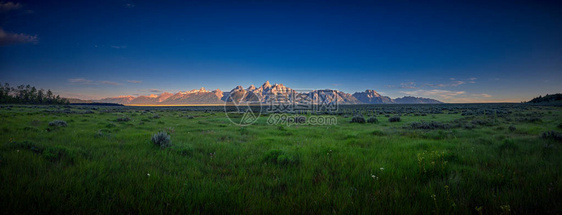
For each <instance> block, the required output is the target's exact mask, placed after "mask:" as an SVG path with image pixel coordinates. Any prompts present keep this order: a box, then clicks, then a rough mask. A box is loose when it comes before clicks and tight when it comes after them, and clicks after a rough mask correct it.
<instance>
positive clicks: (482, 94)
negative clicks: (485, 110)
mask: <svg viewBox="0 0 562 215" xmlns="http://www.w3.org/2000/svg"><path fill="white" fill-rule="evenodd" d="M472 96H476V97H484V98H491V97H492V95H490V94H486V93H481V94H472Z"/></svg>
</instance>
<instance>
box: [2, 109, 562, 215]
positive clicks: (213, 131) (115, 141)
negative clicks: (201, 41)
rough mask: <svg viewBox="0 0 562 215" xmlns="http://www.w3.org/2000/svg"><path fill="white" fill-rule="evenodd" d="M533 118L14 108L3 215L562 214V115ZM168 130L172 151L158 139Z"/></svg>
mask: <svg viewBox="0 0 562 215" xmlns="http://www.w3.org/2000/svg"><path fill="white" fill-rule="evenodd" d="M525 107H526V108H516V109H513V112H512V113H509V114H501V115H497V114H494V115H489V114H476V115H470V116H462V115H461V113H460V112H458V113H450V112H451V111H447V110H445V111H444V112H443V113H438V114H428V115H426V116H421V115H419V114H403V115H402V117H401V121H400V122H394V123H391V122H389V121H388V117H387V116H386V115H383V114H380V115H377V116H376V117H377V118H378V120H379V122H378V123H376V124H372V123H364V124H360V123H350V120H351V117H347V118H346V117H345V116H344V115H343V114H341V115H336V116H337V119H338V123H337V125H329V126H321V125H318V126H303V125H291V126H286V125H268V124H267V123H266V120H267V117H261V118H259V120H258V122H257V123H255V124H253V125H250V126H246V127H239V126H236V125H234V124H232V123H231V122H230V121H229V119H228V118H226V115H225V114H224V113H223V112H220V111H216V112H207V113H206V112H203V111H188V110H181V109H178V110H174V109H164V108H158V107H153V108H149V109H148V110H145V109H144V108H134V107H123V108H118V109H115V108H113V107H99V108H95V110H91V111H90V109H91V107H77V106H72V107H71V108H70V110H66V112H65V111H57V110H62V107H52V106H37V107H34V106H13V107H11V108H8V107H6V106H4V107H2V108H1V109H0V116H1V120H2V123H1V125H0V129H1V134H0V208H1V209H0V211H2V213H3V214H108V213H117V214H154V213H158V214H160V213H165V214H178V213H182V214H185V213H202V214H223V213H229V214H230V213H232V214H242V213H243V214H248V213H249V214H262V213H266V214H273V213H274V214H295V213H296V214H318V213H322V214H328V213H344V214H349V213H353V214H355V213H368V214H378V213H385V214H388V213H390V214H398V213H399V214H419V213H425V214H427V213H435V214H451V213H455V214H456V213H461V214H478V213H482V214H510V213H511V214H528V213H533V214H560V213H561V212H562V201H561V200H562V198H561V197H562V178H561V176H562V153H561V147H562V143H561V142H559V140H556V139H555V138H542V137H541V134H542V133H543V132H547V131H555V132H562V125H561V123H562V108H561V107H540V106H525ZM383 108H384V106H383ZM46 110H51V111H46ZM86 111H88V112H86ZM416 115H418V116H416ZM155 116H156V117H155ZM391 116H392V115H391ZM124 117H128V118H129V119H130V120H129V121H126V120H124V121H118V120H117V119H119V118H124ZM54 120H64V121H66V122H67V124H68V126H66V127H57V126H49V122H51V121H54ZM422 120H423V121H426V122H429V121H435V122H442V123H445V124H447V125H450V127H447V128H436V129H414V128H412V126H411V124H412V123H413V122H420V121H422ZM510 126H513V127H514V128H515V130H513V127H512V128H511V129H510ZM159 131H166V132H167V133H169V134H170V136H171V141H172V146H171V147H168V148H164V149H161V148H160V147H158V146H156V145H154V144H153V143H152V142H151V137H152V135H153V134H155V133H157V132H159Z"/></svg>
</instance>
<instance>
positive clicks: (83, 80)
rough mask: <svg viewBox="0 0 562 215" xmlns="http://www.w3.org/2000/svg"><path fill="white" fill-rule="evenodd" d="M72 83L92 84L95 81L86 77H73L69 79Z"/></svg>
mask: <svg viewBox="0 0 562 215" xmlns="http://www.w3.org/2000/svg"><path fill="white" fill-rule="evenodd" d="M68 82H70V83H71V84H92V83H93V82H94V81H92V80H88V79H85V78H71V79H68Z"/></svg>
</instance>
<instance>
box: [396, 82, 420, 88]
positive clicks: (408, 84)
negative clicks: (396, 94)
mask: <svg viewBox="0 0 562 215" xmlns="http://www.w3.org/2000/svg"><path fill="white" fill-rule="evenodd" d="M400 88H402V89H416V88H417V87H416V83H415V82H406V83H400Z"/></svg>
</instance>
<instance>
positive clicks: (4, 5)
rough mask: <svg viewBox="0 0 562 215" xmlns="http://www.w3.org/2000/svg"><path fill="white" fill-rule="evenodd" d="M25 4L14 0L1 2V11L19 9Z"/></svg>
mask: <svg viewBox="0 0 562 215" xmlns="http://www.w3.org/2000/svg"><path fill="white" fill-rule="evenodd" d="M22 7H23V5H22V4H20V3H13V2H0V12H8V11H11V10H17V9H20V8H22Z"/></svg>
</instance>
